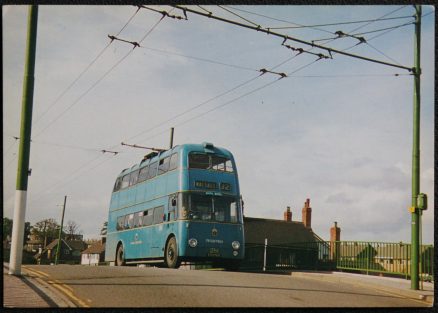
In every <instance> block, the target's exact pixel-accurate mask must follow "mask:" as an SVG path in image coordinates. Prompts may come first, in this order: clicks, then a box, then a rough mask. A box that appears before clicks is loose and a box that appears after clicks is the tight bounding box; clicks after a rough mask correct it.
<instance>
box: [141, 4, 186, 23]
mask: <svg viewBox="0 0 438 313" xmlns="http://www.w3.org/2000/svg"><path fill="white" fill-rule="evenodd" d="M139 7H141V8H143V9H147V10H150V11H153V12H157V13H161V14H162V15H163V17H170V18H174V19H177V20H186V21H187V20H188V18H187V14H186V12H185V11H183V12H184V17H182V16H179V15H173V14H170V12H167V11H164V10H163V11H160V10H157V9H153V8H149V7H147V6H145V5H140V6H139Z"/></svg>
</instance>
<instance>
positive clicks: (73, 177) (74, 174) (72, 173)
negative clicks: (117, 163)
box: [33, 155, 106, 201]
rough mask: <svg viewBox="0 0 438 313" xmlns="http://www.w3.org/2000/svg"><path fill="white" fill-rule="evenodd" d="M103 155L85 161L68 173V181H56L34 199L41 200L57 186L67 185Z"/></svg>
mask: <svg viewBox="0 0 438 313" xmlns="http://www.w3.org/2000/svg"><path fill="white" fill-rule="evenodd" d="M102 156H103V155H98V156H97V157H95V158H93V159H91V160H88V161H86V162H84V163H83V164H82V165H81V166H79V167H78V168H76V169H75V170H74V171H72V172H70V174H69V175H66V177H69V179H68V180H66V181H64V182H61V181H58V182H56V183H54V184H52V185H50V186H49V187H47V188H44V190H43V191H41V192H38V193H37V197H36V198H34V199H33V201H37V200H39V199H40V198H41V197H43V196H44V195H46V194H47V193H49V192H50V191H52V190H55V189H56V188H60V187H63V186H65V185H67V184H68V183H70V181H72V180H74V179H76V178H77V175H78V173H81V171H83V170H84V169H85V168H87V166H89V165H90V164H91V163H93V162H94V161H96V160H97V159H99V158H101V157H102ZM105 160H106V159H105ZM105 160H104V161H105ZM101 163H103V162H99V163H98V165H99V164H101Z"/></svg>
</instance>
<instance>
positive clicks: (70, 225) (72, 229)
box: [64, 221, 82, 240]
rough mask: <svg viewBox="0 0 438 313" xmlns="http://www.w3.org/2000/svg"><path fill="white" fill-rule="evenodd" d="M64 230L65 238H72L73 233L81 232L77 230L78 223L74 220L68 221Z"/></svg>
mask: <svg viewBox="0 0 438 313" xmlns="http://www.w3.org/2000/svg"><path fill="white" fill-rule="evenodd" d="M64 232H65V233H66V234H67V239H70V240H74V239H75V235H80V234H81V233H82V231H81V230H79V225H78V224H76V222H74V221H68V222H67V226H65V227H64Z"/></svg>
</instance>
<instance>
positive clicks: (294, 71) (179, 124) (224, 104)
mask: <svg viewBox="0 0 438 313" xmlns="http://www.w3.org/2000/svg"><path fill="white" fill-rule="evenodd" d="M319 60H321V59H316V60H314V61H312V62H310V63H308V64H305V65H303V66H300V67H298V68H297V69H295V70H293V71H292V72H289V73H287V76H288V77H290V76H291V75H292V74H294V73H296V72H298V71H301V70H303V69H305V68H306V67H308V66H311V65H312V64H314V63H315V62H318V61H319ZM280 80H281V78H279V79H276V80H273V81H271V82H269V83H267V84H264V85H262V86H260V87H257V88H255V89H252V90H250V91H248V92H246V93H244V94H242V95H240V96H238V97H236V98H233V99H231V100H229V101H227V102H225V103H222V104H220V105H218V106H215V107H213V108H211V109H210V110H207V111H205V112H202V113H200V114H198V115H195V116H193V117H191V118H189V119H187V120H185V121H182V122H180V123H178V124H176V125H175V127H176V126H182V125H184V124H187V123H188V122H190V121H193V120H195V119H197V118H200V117H202V116H204V115H206V114H208V113H211V112H213V111H215V110H217V109H220V108H222V107H224V106H227V105H229V104H231V103H233V102H236V101H237V100H240V99H242V98H244V97H246V96H249V95H250V94H253V93H255V92H257V91H259V90H262V89H265V88H266V87H269V86H271V85H273V84H275V83H276V82H278V81H280ZM166 131H167V130H166ZM164 132H165V131H163V132H160V133H158V134H155V135H153V136H151V137H148V138H147V139H144V140H149V139H152V138H154V137H156V136H158V135H161V134H163V133H164Z"/></svg>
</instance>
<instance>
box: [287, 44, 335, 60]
mask: <svg viewBox="0 0 438 313" xmlns="http://www.w3.org/2000/svg"><path fill="white" fill-rule="evenodd" d="M286 40H287V39H284V40H283V42H282V44H281V45H282V46H284V47H286V48H288V49H290V50H292V51H297V52H298V53H297V54H296V55H297V56H298V55H300V54H302V53H307V54H312V55H315V56H317V57H318V59H333V57H332V55H331V52H330V51H329V53H330V56H327V55H325V54H322V53H315V52H311V51H310V49H309V50H304V49H303V48H295V47H292V46H290V45H286V44H285V42H286Z"/></svg>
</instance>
